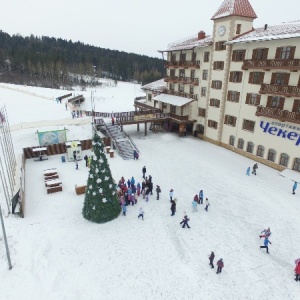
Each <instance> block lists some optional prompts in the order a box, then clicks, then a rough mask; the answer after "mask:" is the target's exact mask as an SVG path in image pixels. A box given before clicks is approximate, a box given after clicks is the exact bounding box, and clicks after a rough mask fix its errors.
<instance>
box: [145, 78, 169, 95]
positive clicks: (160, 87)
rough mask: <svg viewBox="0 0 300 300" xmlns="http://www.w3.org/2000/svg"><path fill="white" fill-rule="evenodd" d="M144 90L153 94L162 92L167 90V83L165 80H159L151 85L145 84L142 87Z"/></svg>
mask: <svg viewBox="0 0 300 300" xmlns="http://www.w3.org/2000/svg"><path fill="white" fill-rule="evenodd" d="M141 88H142V89H143V90H149V91H153V92H162V91H164V90H165V89H166V88H167V83H166V82H165V81H164V79H159V80H157V81H153V82H151V83H148V84H145V85H143V86H142V87H141Z"/></svg>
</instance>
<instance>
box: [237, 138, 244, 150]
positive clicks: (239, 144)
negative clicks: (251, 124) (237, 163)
mask: <svg viewBox="0 0 300 300" xmlns="http://www.w3.org/2000/svg"><path fill="white" fill-rule="evenodd" d="M244 144H245V142H244V140H243V139H238V145H237V147H238V148H239V149H241V150H243V149H244Z"/></svg>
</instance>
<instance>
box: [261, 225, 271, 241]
mask: <svg viewBox="0 0 300 300" xmlns="http://www.w3.org/2000/svg"><path fill="white" fill-rule="evenodd" d="M261 233H263V234H260V235H259V238H260V239H261V238H262V237H264V238H265V237H267V238H269V237H270V235H271V230H270V227H268V228H267V229H264V230H263V231H262V232H261Z"/></svg>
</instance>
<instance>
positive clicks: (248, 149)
mask: <svg viewBox="0 0 300 300" xmlns="http://www.w3.org/2000/svg"><path fill="white" fill-rule="evenodd" d="M253 150H254V144H253V143H252V142H248V143H247V149H246V151H247V152H248V153H253Z"/></svg>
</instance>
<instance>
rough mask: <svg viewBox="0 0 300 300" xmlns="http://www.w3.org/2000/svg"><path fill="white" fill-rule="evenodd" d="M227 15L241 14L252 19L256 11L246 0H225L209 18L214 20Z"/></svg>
mask: <svg viewBox="0 0 300 300" xmlns="http://www.w3.org/2000/svg"><path fill="white" fill-rule="evenodd" d="M228 16H241V17H247V18H252V19H256V18H257V15H256V13H255V11H254V10H253V8H252V6H251V4H250V3H249V1H248V0H225V1H224V2H223V3H222V4H221V6H220V7H219V9H218V10H217V12H216V13H215V14H214V15H213V16H212V18H211V19H212V20H216V19H220V18H224V17H228Z"/></svg>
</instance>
